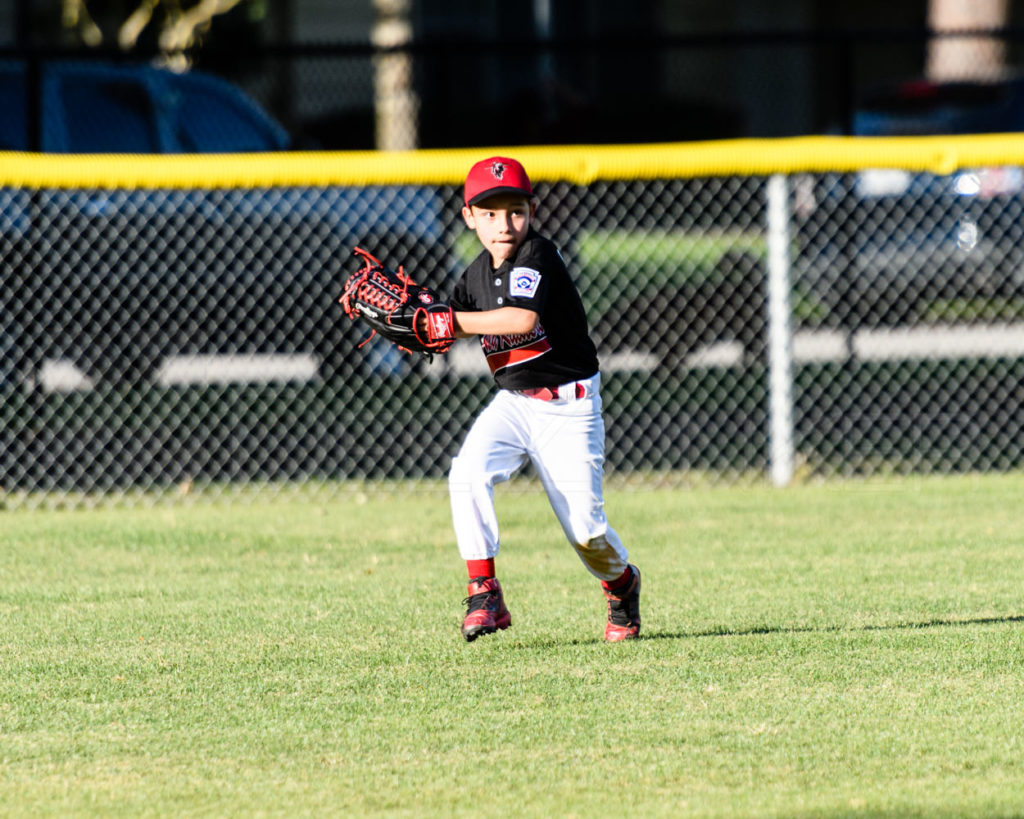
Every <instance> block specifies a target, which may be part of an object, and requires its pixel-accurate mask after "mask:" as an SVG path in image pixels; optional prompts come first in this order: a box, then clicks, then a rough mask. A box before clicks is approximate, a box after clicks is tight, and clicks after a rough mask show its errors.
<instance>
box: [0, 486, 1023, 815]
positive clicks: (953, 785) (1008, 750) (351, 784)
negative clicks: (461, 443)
mask: <svg viewBox="0 0 1024 819" xmlns="http://www.w3.org/2000/svg"><path fill="white" fill-rule="evenodd" d="M390 492H391V494H387V493H386V492H385V490H383V489H382V490H380V491H379V492H374V493H373V494H370V495H360V494H357V493H355V492H350V493H343V494H341V495H339V496H337V497H336V498H335V499H332V500H324V499H323V496H316V497H314V496H313V495H310V496H308V497H304V496H302V495H301V494H299V495H289V496H287V497H281V498H280V499H278V500H269V501H268V500H264V501H261V502H259V503H249V504H245V505H236V506H231V507H228V506H224V505H213V504H201V503H200V504H193V505H188V506H159V507H157V508H154V509H144V510H143V509H121V510H118V509H109V508H101V509H81V510H69V511H30V510H25V511H8V512H3V513H0V527H2V531H3V535H2V548H0V622H2V630H0V671H2V674H0V760H2V768H0V770H2V773H0V815H3V816H22V815H24V816H57V815H60V816H67V815H79V816H84V815H102V816H171V815H185V816H188V815H192V816H229V815H230V816H286V815H287V816H301V815H336V816H345V815H379V816H382V815H389V816H476V815H495V816H545V817H550V816H580V817H586V816H605V815H628V816H719V817H743V816H757V817H761V816H779V817H812V816H813V817H817V816H891V817H903V816H921V817H934V816H950V817H953V816H985V817H989V816H1005V817H1010V816H1021V815H1024V561H1022V552H1024V515H1022V513H1021V509H1022V505H1021V499H1022V498H1024V476H1022V475H1009V476H991V477H977V476H968V477H956V478H924V479H900V480H891V481H881V480H877V481H866V482H856V483H853V482H851V483H838V482H837V483H832V484H827V485H818V486H802V487H796V488H792V489H787V490H774V489H771V488H768V487H764V486H746V487H736V488H700V489H675V490H658V491H636V492H631V491H628V489H627V488H626V487H615V488H614V489H612V490H611V491H609V495H608V504H607V505H608V511H609V515H610V517H611V519H612V521H613V523H614V524H615V525H616V527H617V528H618V529H619V531H620V533H621V534H622V535H623V537H624V538H625V539H626V540H627V541H628V543H629V544H630V547H631V551H632V556H633V558H634V559H635V561H636V562H637V563H638V564H639V565H640V567H641V569H642V570H643V573H644V595H643V614H644V635H645V638H644V639H642V640H639V641H636V642H632V643H625V644H617V645H605V644H603V643H602V642H601V640H600V635H601V631H602V625H603V619H604V602H603V598H602V596H601V594H600V591H599V589H598V587H597V584H596V581H594V580H592V579H591V578H590V576H589V575H587V574H586V573H585V571H584V569H583V567H582V565H581V564H579V562H578V561H577V559H576V557H575V555H574V554H573V553H572V551H571V550H570V549H569V547H568V546H567V545H566V544H565V543H564V542H563V541H562V539H561V534H560V531H559V529H558V526H557V524H556V523H555V520H554V517H553V515H552V514H551V512H550V510H549V509H548V508H547V506H546V503H545V501H544V499H543V498H542V497H539V496H537V495H536V494H535V493H521V492H518V491H511V490H509V491H504V492H501V491H499V496H498V507H499V513H500V514H501V516H502V518H503V520H504V521H505V529H504V548H503V552H502V556H501V558H500V561H499V568H500V574H501V577H502V580H503V583H504V585H505V590H506V599H507V602H508V605H509V608H510V609H511V610H512V615H513V625H512V628H511V629H509V630H508V631H506V632H503V633H501V634H498V635H494V636H491V637H485V638H482V639H480V640H478V641H477V642H475V643H473V644H466V643H464V642H463V641H462V639H461V637H460V636H459V632H458V625H459V623H460V621H461V614H462V610H463V608H462V598H463V596H464V594H465V585H464V583H465V580H464V570H463V567H462V564H461V563H460V561H459V558H458V555H457V553H456V551H455V548H454V546H453V543H452V536H451V527H450V522H449V518H448V509H447V500H446V498H445V496H444V495H443V494H441V493H440V492H434V493H431V492H417V493H407V492H405V491H404V490H403V489H402V487H401V486H397V485H396V486H393V487H392V488H391V489H390ZM398 504H402V505H403V506H398Z"/></svg>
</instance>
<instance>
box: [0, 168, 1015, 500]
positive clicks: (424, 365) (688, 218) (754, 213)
mask: <svg viewBox="0 0 1024 819" xmlns="http://www.w3.org/2000/svg"><path fill="white" fill-rule="evenodd" d="M467 167H468V166H467ZM766 181H767V180H766V178H765V177H763V176H713V177H707V176H706V177H701V178H685V179H684V178H679V179H668V178H663V179H653V180H651V179H643V180H635V181H628V180H627V181H594V182H592V183H590V184H586V185H580V184H570V183H568V182H544V181H541V182H539V183H538V184H537V186H536V187H537V189H538V194H539V198H540V208H539V211H538V217H537V218H538V225H539V227H540V229H541V230H542V231H544V232H546V233H548V234H549V235H551V236H552V237H553V238H554V239H555V240H556V241H557V242H558V243H559V245H560V246H561V248H562V250H563V254H564V256H565V258H566V260H567V262H568V264H569V267H570V270H571V272H572V274H573V275H574V276H575V278H576V281H577V283H578V285H579V288H580V291H581V293H582V296H583V299H584V302H585V304H586V305H587V309H588V314H589V319H590V323H591V328H592V333H593V335H594V338H595V340H596V341H597V343H598V348H599V354H600V358H601V362H602V369H603V372H604V374H605V375H604V381H603V386H604V394H605V410H606V422H607V435H608V447H607V454H608V461H607V468H608V475H609V479H610V480H613V481H614V480H617V479H623V480H626V481H628V482H629V483H630V484H631V485H636V486H656V485H664V484H666V483H673V482H686V481H692V480H702V481H715V482H723V483H726V482H735V481H757V480H763V479H764V478H765V475H766V474H767V472H768V470H769V469H770V468H771V466H772V464H771V461H772V459H773V457H775V456H773V447H772V440H771V438H772V435H773V432H772V430H773V429H776V428H775V427H774V426H773V419H772V417H770V416H771V413H772V409H771V407H772V400H771V398H772V396H771V395H770V393H771V391H772V387H771V386H770V385H771V384H773V383H775V382H773V380H772V370H773V367H774V368H776V370H777V369H778V366H779V364H778V362H779V359H778V358H777V357H776V355H777V353H778V352H779V351H780V350H781V351H782V352H783V353H784V354H785V355H786V356H787V358H786V359H785V366H786V367H787V368H788V369H787V370H786V372H787V374H788V375H790V376H791V379H790V383H789V388H790V390H791V395H790V401H791V406H790V412H789V416H788V417H789V425H790V426H789V430H788V433H787V434H788V435H789V437H790V440H791V453H790V455H789V457H791V458H792V459H793V469H792V474H793V475H794V476H795V477H796V478H797V479H810V478H823V479H824V478H829V477H833V476H849V475H861V474H875V473H880V472H896V473H908V472H922V471H965V470H990V469H1015V468H1019V466H1020V464H1021V460H1022V455H1024V451H1022V441H1024V436H1022V429H1021V426H1022V423H1024V407H1022V403H1024V382H1022V376H1024V242H1022V235H1021V234H1022V230H1024V228H1022V225H1024V218H1022V217H1024V213H1022V208H1024V171H1022V170H1021V169H1020V168H1017V167H1008V166H998V167H988V168H974V169H970V170H961V171H956V172H953V173H950V174H947V175H936V174H932V173H921V172H911V171H905V170H898V169H897V170H891V169H890V170H863V171H856V172H849V173H815V174H794V175H791V176H789V177H787V178H786V179H785V187H784V190H785V200H786V201H785V203H784V204H785V214H786V222H785V229H786V232H785V237H784V238H785V244H784V245H783V248H784V250H785V251H786V252H785V253H784V254H783V255H784V257H785V263H786V264H785V268H784V269H783V270H782V271H781V273H782V274H783V279H781V280H782V281H785V282H787V283H788V286H787V290H786V293H785V294H784V295H785V303H786V304H788V319H789V321H788V322H787V323H786V324H785V325H784V326H783V327H781V328H779V327H778V326H771V327H770V326H769V324H770V322H769V321H768V315H769V311H768V298H769V292H770V291H769V287H768V270H769V264H768V261H769V245H770V237H769V234H768V219H767V216H766V213H767V204H768V203H767V194H766V190H767V185H766ZM460 193H461V190H460V188H459V187H458V186H456V185H432V186H421V185H397V186H383V185H382V186H370V187H340V186H339V187H332V186H326V187H322V186H311V187H273V188H251V189H249V188H247V189H213V190H203V189H184V190H178V189H173V190H171V189H167V190H159V189H158V190H135V189H131V190H127V189H126V190H118V189H101V188H88V189H57V188H44V189H34V188H32V189H28V188H23V187H6V188H2V189H0V275H2V278H3V282H4V287H3V288H2V289H0V349H2V356H0V487H2V490H3V493H4V498H5V502H6V504H7V505H8V506H18V505H30V506H31V505H39V504H50V503H54V502H60V503H96V502H102V501H106V500H109V499H113V498H116V499H118V500H121V499H124V498H125V497H127V496H133V493H135V492H136V491H139V490H141V494H140V495H139V497H141V498H143V499H144V500H143V501H142V502H153V501H154V500H155V499H158V498H163V497H168V496H177V495H179V494H181V493H185V492H192V491H193V490H194V489H197V488H205V492H204V493H203V494H204V495H209V494H213V495H218V494H220V493H224V492H228V491H231V490H233V489H235V488H237V487H238V486H246V487H253V486H256V487H258V488H259V492H277V491H281V490H282V488H284V487H288V486H292V485H294V484H296V483H301V484H303V485H306V486H308V485H309V484H310V483H316V484H322V485H323V486H324V488H325V491H328V492H333V491H339V490H340V489H341V488H342V487H346V486H351V485H352V483H353V482H355V483H357V484H358V485H359V486H363V487H365V486H367V485H368V484H369V485H374V484H375V482H377V481H380V480H383V479H411V480H412V481H413V482H416V483H418V484H419V485H422V486H432V485H433V484H434V480H435V479H441V478H443V477H444V476H445V475H446V473H447V469H448V466H449V463H450V459H451V457H452V456H453V455H454V453H455V451H456V450H457V448H458V445H459V443H460V441H461V438H462V436H463V434H464V433H465V431H466V430H467V429H468V426H469V424H470V423H471V420H472V418H473V417H474V416H475V415H476V413H477V412H478V411H479V409H480V408H481V407H482V406H483V404H484V403H485V402H486V401H487V400H489V397H490V395H491V394H492V391H493V389H494V388H493V385H492V382H491V379H490V377H489V375H488V374H487V368H486V365H485V363H484V360H483V356H482V353H481V352H480V350H479V348H478V347H477V345H476V344H475V342H474V341H473V340H464V341H460V342H459V343H458V344H456V346H455V347H454V348H453V350H452V351H451V353H449V354H448V355H447V356H445V357H443V358H438V359H435V360H434V361H426V360H420V359H417V358H414V357H412V356H409V355H405V354H402V353H400V352H398V351H396V350H395V349H394V348H392V347H390V346H389V345H387V344H386V343H384V342H381V341H379V340H377V339H372V340H370V341H369V342H368V343H366V344H365V346H362V347H360V346H359V345H360V344H361V343H362V342H363V341H364V339H365V337H366V331H365V329H364V328H363V327H362V326H361V325H359V324H355V323H353V322H351V321H349V320H348V319H347V318H346V317H345V316H344V314H343V312H342V310H341V308H340V307H339V306H338V304H337V297H338V295H339V293H340V290H341V286H342V283H343V281H344V279H345V277H346V276H347V275H348V274H349V273H350V272H351V271H353V270H354V269H355V267H356V265H355V263H354V261H353V259H352V257H351V249H352V248H353V247H354V246H356V245H359V246H362V247H365V248H367V249H369V250H371V251H372V252H374V253H375V254H376V255H378V256H379V257H380V258H381V259H383V260H384V261H385V262H387V263H389V264H391V265H397V264H399V263H401V264H404V265H405V266H406V269H407V270H408V271H409V272H410V273H411V274H412V275H413V277H414V278H415V279H417V280H419V281H422V282H424V283H427V284H430V285H432V286H435V287H437V288H438V289H439V290H440V291H441V292H442V293H444V294H448V293H450V292H451V290H452V288H453V286H454V283H455V280H456V279H457V277H458V275H459V274H460V273H461V270H462V269H463V268H464V266H465V265H466V264H467V263H468V262H469V261H470V259H471V258H472V257H473V256H474V255H475V254H476V253H477V252H478V246H477V244H476V239H475V236H474V235H473V234H471V233H469V232H468V231H467V230H466V228H465V226H464V225H463V224H462V221H461V217H460V214H459V209H460V205H461V199H460ZM777 272H779V271H777ZM780 332H781V333H782V335H779V333H780ZM780 339H781V346H780ZM774 434H776V435H777V434H778V433H777V432H776V433H774Z"/></svg>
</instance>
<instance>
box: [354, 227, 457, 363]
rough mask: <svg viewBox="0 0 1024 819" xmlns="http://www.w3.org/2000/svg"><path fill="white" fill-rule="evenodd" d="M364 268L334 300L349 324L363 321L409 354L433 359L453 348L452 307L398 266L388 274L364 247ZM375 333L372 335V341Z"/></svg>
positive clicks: (358, 253) (358, 252)
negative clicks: (343, 309)
mask: <svg viewBox="0 0 1024 819" xmlns="http://www.w3.org/2000/svg"><path fill="white" fill-rule="evenodd" d="M355 255H356V256H359V257H360V258H361V259H362V260H363V266H362V268H361V269H360V270H358V271H357V272H356V273H354V274H352V275H351V276H350V277H349V279H348V281H347V282H345V289H344V290H343V291H342V294H341V298H340V299H338V301H339V302H340V303H341V306H342V307H344V308H345V313H346V315H348V317H349V318H351V319H357V318H358V319H362V320H363V321H365V322H366V323H367V324H369V325H370V327H371V328H372V329H373V332H374V333H377V334H378V335H381V336H383V337H384V338H386V339H388V341H391V342H393V343H394V344H396V345H398V347H400V348H401V349H403V350H406V351H407V352H410V353H420V354H422V355H425V356H428V357H430V356H433V355H434V354H435V353H446V352H448V350H449V349H450V348H451V346H452V344H454V343H455V319H454V317H453V316H452V308H451V307H450V306H449V305H448V304H447V303H445V302H444V301H442V300H441V299H440V297H439V296H438V294H437V293H436V292H435V291H434V290H432V289H431V288H429V287H424V286H422V285H419V284H416V283H415V282H413V281H412V279H410V278H409V276H408V275H406V273H405V271H404V270H403V269H402V268H401V267H399V268H398V272H397V273H396V272H395V271H393V270H390V269H388V268H386V267H384V265H383V264H382V263H381V262H380V261H379V260H378V259H376V258H375V257H374V256H372V255H371V254H369V253H367V252H366V251H365V250H363V249H362V248H358V247H357V248H355ZM372 335H373V334H372V333H371V336H372Z"/></svg>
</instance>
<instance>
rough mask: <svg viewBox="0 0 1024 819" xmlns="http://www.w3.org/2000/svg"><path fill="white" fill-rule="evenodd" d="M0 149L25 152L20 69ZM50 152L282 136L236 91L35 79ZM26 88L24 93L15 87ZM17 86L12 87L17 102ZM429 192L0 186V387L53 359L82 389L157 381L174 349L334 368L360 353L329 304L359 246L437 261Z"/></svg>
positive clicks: (161, 74)
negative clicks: (70, 369) (292, 357)
mask: <svg viewBox="0 0 1024 819" xmlns="http://www.w3.org/2000/svg"><path fill="white" fill-rule="evenodd" d="M0 78H2V80H3V81H0V104H6V107H7V111H8V112H12V116H10V117H8V118H5V119H3V120H2V122H3V125H2V126H0V127H2V128H3V131H2V133H0V146H2V147H6V148H23V147H24V141H21V142H19V141H18V140H24V139H25V137H24V135H23V134H22V131H23V130H24V127H25V111H26V106H25V104H24V103H25V99H26V97H25V95H24V84H23V81H24V68H21V69H18V68H17V67H16V66H14V67H12V66H11V65H9V64H8V65H5V66H2V67H0ZM42 88H43V91H42V114H41V125H42V128H41V137H42V144H43V146H44V148H45V149H46V150H50V151H54V152H58V151H60V152H63V151H73V152H108V151H116V152H119V153H120V152H128V153H131V152H135V153H174V152H186V153H210V152H224V151H232V152H268V151H277V150H282V149H285V148H287V147H288V146H289V145H290V139H289V137H288V135H287V133H286V132H285V131H284V129H283V128H281V126H280V125H279V124H277V123H276V122H275V121H274V120H273V118H271V117H270V116H269V115H268V114H267V113H266V112H265V111H263V110H262V109H261V108H260V107H259V106H258V105H256V103H255V102H253V101H252V100H251V99H250V98H248V97H247V96H246V95H245V94H243V93H242V92H241V91H240V90H239V89H238V88H236V87H234V86H232V85H230V84H228V83H225V82H224V81H222V80H220V79H218V78H215V77H210V76H207V75H202V74H191V75H178V74H172V73H170V72H167V71H162V70H160V69H155V68H152V67H145V66H143V67H140V66H122V65H93V64H82V63H76V64H58V65H53V66H47V67H46V68H45V69H44V71H43V73H42ZM19 89H20V90H19ZM19 95H20V96H19ZM443 208H444V203H443V201H442V199H441V196H440V195H439V193H438V192H437V191H436V190H435V189H432V188H422V187H417V186H378V187H369V188H363V187H360V188H340V187H335V188H274V189H248V188H247V189H231V190H107V189H94V190H45V191H28V190H23V189H11V188H7V189H0V274H2V276H3V280H4V283H5V286H4V288H3V291H2V293H0V336H2V338H3V339H4V341H3V347H4V351H5V357H4V365H3V368H2V373H0V374H2V375H3V377H4V380H6V381H8V383H11V382H13V383H21V384H26V383H29V384H31V383H34V382H37V381H38V375H39V372H40V370H41V369H42V367H43V366H44V365H45V363H46V362H52V361H62V362H70V363H71V364H73V365H74V366H75V367H76V368H77V369H78V370H79V371H81V372H82V373H83V374H84V375H85V376H86V377H87V378H88V380H89V381H90V382H92V383H93V384H94V385H99V384H102V383H108V382H123V381H128V382H137V381H147V380H153V379H154V378H155V377H156V376H157V373H158V372H159V370H160V368H161V366H163V365H164V364H165V363H166V362H167V361H168V360H169V358H170V357H173V356H191V355H217V356H235V355H250V354H254V353H261V354H301V355H305V356H313V357H314V358H315V360H316V363H317V371H318V375H319V376H320V377H322V378H331V377H334V376H335V375H337V374H339V373H340V372H342V371H343V370H344V368H345V367H346V366H347V365H348V364H347V361H348V359H349V358H350V357H354V356H356V355H359V354H358V353H357V352H355V348H356V345H357V344H358V343H359V341H360V339H361V337H362V335H364V334H361V328H360V327H358V325H355V324H354V323H352V322H350V321H349V320H348V319H347V318H346V317H345V316H344V315H343V313H342V311H341V309H340V307H339V306H338V304H337V297H338V295H339V293H340V289H341V286H342V283H343V282H344V279H345V277H346V275H347V273H348V272H350V271H351V270H353V269H354V267H353V264H352V259H351V252H352V248H353V247H354V246H355V245H357V244H363V245H365V246H366V247H368V248H373V249H374V251H375V252H376V253H377V254H378V255H380V256H382V257H383V258H389V257H390V256H393V257H395V258H400V259H403V260H417V261H419V262H420V266H421V267H422V266H426V269H427V270H430V271H433V270H435V269H437V268H439V267H441V266H442V264H441V263H442V261H443V260H442V259H440V258H439V254H440V253H441V251H439V250H437V248H439V247H440V246H441V244H442V243H441V241H440V239H441V229H442V227H441V214H442V211H443Z"/></svg>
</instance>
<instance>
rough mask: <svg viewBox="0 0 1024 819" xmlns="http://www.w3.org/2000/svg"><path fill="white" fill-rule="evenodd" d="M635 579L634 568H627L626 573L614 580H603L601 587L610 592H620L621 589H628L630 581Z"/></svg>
mask: <svg viewBox="0 0 1024 819" xmlns="http://www.w3.org/2000/svg"><path fill="white" fill-rule="evenodd" d="M632 579H633V568H632V567H631V566H627V567H626V571H624V572H623V573H622V574H620V575H619V576H618V577H616V578H615V579H614V580H602V581H601V585H602V586H603V587H604V588H606V589H607V590H608V591H619V590H620V589H624V588H626V586H628V585H629V583H630V581H631V580H632Z"/></svg>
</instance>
